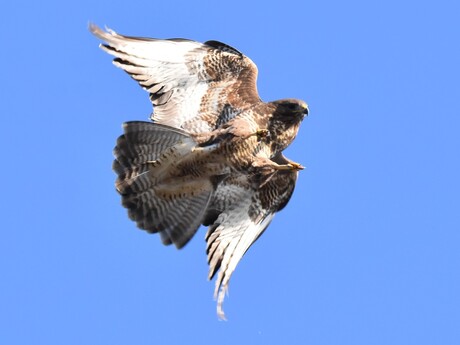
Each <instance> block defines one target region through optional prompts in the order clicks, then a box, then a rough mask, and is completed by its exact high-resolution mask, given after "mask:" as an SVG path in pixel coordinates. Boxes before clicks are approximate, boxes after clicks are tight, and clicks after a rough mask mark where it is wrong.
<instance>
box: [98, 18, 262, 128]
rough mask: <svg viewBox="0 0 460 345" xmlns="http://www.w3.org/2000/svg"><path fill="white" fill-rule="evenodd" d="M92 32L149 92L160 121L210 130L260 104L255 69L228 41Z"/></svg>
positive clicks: (116, 61)
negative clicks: (157, 37) (203, 40)
mask: <svg viewBox="0 0 460 345" xmlns="http://www.w3.org/2000/svg"><path fill="white" fill-rule="evenodd" d="M90 30H91V32H92V33H93V34H94V35H96V36H97V37H99V38H100V39H101V40H103V41H105V42H106V43H107V44H105V45H101V48H102V49H103V50H105V51H106V52H107V53H109V54H111V55H113V56H115V59H114V62H113V63H114V64H115V65H116V66H117V67H120V68H122V69H123V70H125V71H126V72H127V73H129V74H130V75H131V77H133V78H134V80H136V81H137V82H138V83H139V84H140V85H141V86H142V87H143V88H144V89H145V90H146V91H148V92H149V94H150V100H151V101H152V104H153V105H154V106H155V109H154V114H153V116H152V119H153V120H154V121H156V122H157V123H160V124H164V125H169V126H172V127H176V128H182V129H185V130H186V131H187V132H190V133H200V132H208V131H211V130H213V129H215V128H216V127H218V126H220V125H221V124H223V123H225V122H227V121H228V120H229V119H231V118H233V117H234V116H235V115H236V114H238V113H239V112H241V111H242V110H244V109H247V108H249V107H250V106H251V105H253V104H254V103H257V102H259V101H260V99H259V95H258V93H257V86H256V80H257V67H256V65H255V64H254V63H253V62H252V61H251V60H250V59H249V58H248V57H246V56H244V55H243V54H241V53H240V52H239V51H237V50H236V49H234V48H232V47H230V46H227V45H225V44H224V43H220V42H217V41H208V42H205V43H199V42H195V41H191V40H185V39H166V40H163V39H153V38H139V37H128V36H123V35H119V34H117V33H116V32H114V31H112V30H109V29H108V31H103V30H102V29H100V28H99V27H97V26H96V25H93V24H91V25H90Z"/></svg>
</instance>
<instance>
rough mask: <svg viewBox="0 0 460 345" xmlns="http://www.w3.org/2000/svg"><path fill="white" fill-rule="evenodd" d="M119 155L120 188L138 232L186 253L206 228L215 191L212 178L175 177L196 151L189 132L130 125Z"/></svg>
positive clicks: (120, 141)
mask: <svg viewBox="0 0 460 345" xmlns="http://www.w3.org/2000/svg"><path fill="white" fill-rule="evenodd" d="M123 128H124V134H123V135H122V136H120V138H119V139H118V140H117V145H116V147H115V149H114V155H115V161H114V163H113V170H114V171H115V173H116V174H117V175H118V178H117V181H116V183H115V185H116V188H117V190H118V192H119V193H120V194H121V196H122V205H123V206H124V207H126V208H127V209H128V215H129V217H130V218H131V219H132V220H133V221H135V222H136V224H137V226H138V227H139V228H141V229H144V230H146V231H148V232H152V233H156V232H159V233H160V237H161V240H162V242H163V243H164V244H172V243H174V244H175V245H176V247H178V248H181V247H183V246H184V245H185V244H186V243H187V242H188V241H189V240H190V239H191V238H192V237H193V235H194V234H195V232H196V231H197V230H198V228H199V226H200V224H201V223H202V220H203V217H204V213H205V212H206V209H207V206H208V203H209V200H210V198H211V196H212V193H213V185H212V183H211V182H210V181H209V179H207V178H202V179H193V180H192V179H190V178H187V177H183V176H182V177H181V178H176V177H174V175H172V176H171V171H172V170H173V169H174V167H176V163H177V162H178V161H180V160H181V159H184V157H187V155H188V153H190V151H191V148H192V147H194V146H195V145H196V143H195V142H194V141H193V139H192V138H191V137H190V136H189V135H188V134H186V133H185V132H183V131H181V130H178V129H175V128H172V127H168V126H164V125H158V124H154V123H150V122H128V123H126V124H124V126H123Z"/></svg>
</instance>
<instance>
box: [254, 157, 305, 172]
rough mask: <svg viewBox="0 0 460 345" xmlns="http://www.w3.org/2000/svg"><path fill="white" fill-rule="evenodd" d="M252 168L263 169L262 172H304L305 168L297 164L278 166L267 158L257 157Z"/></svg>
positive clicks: (290, 163)
mask: <svg viewBox="0 0 460 345" xmlns="http://www.w3.org/2000/svg"><path fill="white" fill-rule="evenodd" d="M252 166H253V167H254V168H258V169H262V170H271V171H276V170H291V171H298V170H303V169H304V167H303V166H302V165H300V164H299V163H296V162H289V163H287V164H278V163H276V162H274V161H272V160H271V159H268V158H266V157H257V158H256V159H255V160H254V162H252Z"/></svg>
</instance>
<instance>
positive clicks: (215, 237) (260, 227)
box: [204, 171, 297, 318]
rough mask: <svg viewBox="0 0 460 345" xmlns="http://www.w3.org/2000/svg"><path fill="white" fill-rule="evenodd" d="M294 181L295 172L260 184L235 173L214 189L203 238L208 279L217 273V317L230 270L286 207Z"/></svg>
mask: <svg viewBox="0 0 460 345" xmlns="http://www.w3.org/2000/svg"><path fill="white" fill-rule="evenodd" d="M296 180H297V172H296V171H276V172H274V173H273V174H272V175H271V176H269V177H268V178H265V179H263V181H262V180H260V179H259V178H256V177H248V176H246V175H237V174H235V175H232V176H230V177H228V178H227V179H226V180H224V181H223V182H221V183H220V184H219V186H218V187H217V190H216V191H215V193H214V196H213V199H212V201H211V202H210V204H209V206H208V211H207V217H206V218H205V222H204V223H205V225H209V224H210V226H209V229H208V232H207V235H206V241H207V254H208V263H209V279H212V278H213V277H214V275H215V274H216V272H217V271H218V274H217V279H216V288H215V291H214V294H215V298H217V313H218V315H219V317H220V318H225V315H224V312H223V309H222V304H223V301H224V297H225V294H226V292H227V289H228V283H229V280H230V277H231V275H232V273H233V271H234V270H235V268H236V266H237V265H238V263H239V261H240V260H241V258H242V257H243V255H244V254H245V253H246V251H247V250H248V249H249V247H250V246H251V245H252V244H253V243H254V242H255V241H256V240H257V239H258V238H259V236H260V235H261V234H262V233H263V232H264V231H265V229H266V228H267V227H268V225H269V224H270V222H271V221H272V219H273V217H274V215H275V213H276V212H278V211H280V210H281V209H282V208H283V207H284V206H286V204H287V203H288V201H289V199H290V198H291V195H292V193H293V191H294V187H295V183H296Z"/></svg>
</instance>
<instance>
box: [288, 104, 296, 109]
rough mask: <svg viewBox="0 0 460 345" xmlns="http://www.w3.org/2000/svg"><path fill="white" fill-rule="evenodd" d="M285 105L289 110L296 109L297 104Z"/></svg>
mask: <svg viewBox="0 0 460 345" xmlns="http://www.w3.org/2000/svg"><path fill="white" fill-rule="evenodd" d="M287 107H288V109H289V110H296V109H297V104H294V103H289V104H288V105H287Z"/></svg>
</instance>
